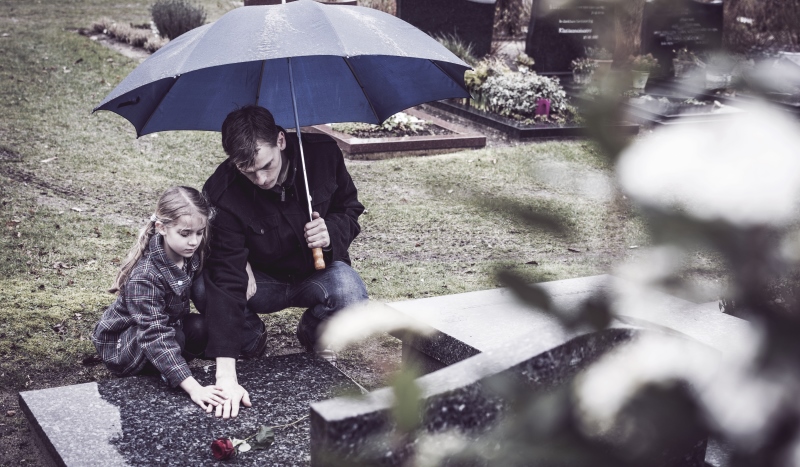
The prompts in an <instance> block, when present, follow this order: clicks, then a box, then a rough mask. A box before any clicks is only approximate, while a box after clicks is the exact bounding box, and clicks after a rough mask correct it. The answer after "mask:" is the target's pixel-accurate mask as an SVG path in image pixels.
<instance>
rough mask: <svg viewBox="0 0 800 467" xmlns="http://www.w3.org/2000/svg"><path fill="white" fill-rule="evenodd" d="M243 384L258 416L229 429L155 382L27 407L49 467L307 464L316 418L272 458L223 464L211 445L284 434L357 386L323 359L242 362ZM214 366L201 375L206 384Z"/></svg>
mask: <svg viewBox="0 0 800 467" xmlns="http://www.w3.org/2000/svg"><path fill="white" fill-rule="evenodd" d="M237 370H238V375H239V381H240V384H242V386H243V387H244V388H245V389H247V390H248V392H249V393H250V400H251V402H252V404H253V407H250V408H246V407H245V408H242V409H241V411H240V412H239V416H238V417H237V418H234V419H229V420H223V419H221V418H216V417H214V416H213V415H212V414H206V413H205V412H204V411H203V410H202V409H200V407H198V406H197V405H195V404H194V403H193V402H192V401H191V400H190V399H189V397H188V396H187V395H186V393H185V392H183V390H181V389H180V388H175V389H170V388H169V387H167V386H166V385H165V384H164V383H163V382H161V379H160V378H159V377H156V376H152V377H148V376H134V377H129V378H119V379H111V380H106V381H100V382H96V383H85V384H77V385H73V386H65V387H57V388H50V389H41V390H36V391H26V392H22V393H20V396H19V399H20V407H21V408H22V410H23V412H24V413H25V416H26V418H27V419H28V423H29V425H30V429H31V433H32V434H33V435H34V439H35V441H36V443H37V444H38V445H39V448H40V450H41V451H42V454H43V457H45V459H46V460H47V461H48V464H50V465H60V466H79V467H84V466H103V467H110V466H125V465H147V466H150V465H180V466H185V465H301V466H302V465H308V464H309V462H310V457H309V443H308V440H309V424H310V423H309V419H308V418H305V419H303V420H301V421H300V422H299V423H297V424H295V425H293V426H290V427H286V428H280V429H276V430H274V431H275V443H274V444H273V445H272V447H271V448H270V449H269V450H266V451H250V452H247V453H243V454H241V455H240V456H238V457H237V458H236V459H234V460H232V461H226V462H215V459H214V458H213V457H212V455H211V449H210V444H211V442H212V441H213V440H215V439H216V438H219V437H229V438H233V437H235V438H238V439H244V438H246V437H248V436H250V435H252V434H254V433H256V432H257V431H258V428H259V426H260V425H267V426H278V425H284V424H288V423H292V422H294V421H297V420H300V419H301V418H302V417H304V416H307V415H308V414H309V404H310V403H311V402H313V401H318V400H324V399H327V398H329V397H332V396H335V395H339V394H342V393H343V392H349V393H358V392H357V391H358V388H357V386H356V385H355V384H354V383H353V382H352V381H351V380H350V379H348V378H347V377H346V376H344V375H343V374H342V373H341V372H340V371H339V370H337V369H336V368H334V367H333V366H331V365H330V364H329V363H327V362H325V361H324V360H322V359H320V358H318V357H316V355H314V354H310V353H301V354H293V355H285V356H280V357H271V358H267V359H262V360H250V361H242V362H239V363H237ZM214 372H215V366H214V364H212V363H209V365H208V366H206V367H203V368H199V369H198V368H194V371H193V373H194V376H195V378H196V379H197V380H198V381H199V382H200V383H201V384H203V385H208V384H211V383H213V379H214Z"/></svg>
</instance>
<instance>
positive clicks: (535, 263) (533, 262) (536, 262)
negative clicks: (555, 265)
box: [525, 261, 539, 266]
mask: <svg viewBox="0 0 800 467" xmlns="http://www.w3.org/2000/svg"><path fill="white" fill-rule="evenodd" d="M525 264H532V265H534V266H538V265H539V262H538V261H528V262H527V263H525Z"/></svg>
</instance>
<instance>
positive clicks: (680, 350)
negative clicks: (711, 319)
mask: <svg viewBox="0 0 800 467" xmlns="http://www.w3.org/2000/svg"><path fill="white" fill-rule="evenodd" d="M743 344H744V345H745V347H747V344H746V343H743ZM756 347H757V346H751V349H753V350H754V349H755V348H756ZM754 357H755V353H751V355H750V356H749V358H743V355H742V353H738V354H736V355H723V354H720V353H719V352H717V351H715V350H714V349H712V348H710V347H707V346H704V345H702V344H699V343H697V342H693V341H692V340H690V339H685V338H682V337H675V336H670V335H665V334H660V333H655V332H653V333H646V334H643V335H641V336H640V337H638V338H636V339H635V340H634V341H632V342H631V343H629V344H627V345H622V346H620V347H618V348H617V349H615V350H614V351H612V352H610V353H609V354H607V355H606V356H604V357H603V358H602V359H601V360H600V361H599V362H598V363H597V364H595V365H593V366H592V367H591V368H589V370H587V371H586V372H585V373H584V374H583V375H582V376H581V377H580V378H579V379H578V382H577V383H578V384H577V385H576V387H575V396H576V400H577V403H578V407H579V409H580V413H581V414H582V418H581V423H582V426H583V429H584V430H585V431H586V433H587V434H590V435H593V436H598V435H599V436H603V435H608V434H610V433H612V432H614V429H615V423H616V417H617V415H618V414H619V413H620V411H621V410H622V409H623V408H624V407H625V404H626V403H627V402H628V401H630V400H631V398H632V397H633V396H634V395H635V394H636V393H637V392H638V391H640V390H641V389H643V388H644V387H645V386H646V385H651V384H652V385H664V386H667V385H671V384H674V383H675V382H679V381H686V382H688V384H689V387H690V388H691V389H692V390H693V391H694V392H695V393H696V395H697V397H698V398H699V400H700V401H701V402H702V404H701V406H702V407H703V410H704V415H705V417H706V418H707V419H708V420H709V421H710V422H711V423H712V424H713V425H714V426H716V427H717V429H718V430H719V431H720V432H722V433H726V434H727V436H728V437H729V439H732V440H736V441H738V442H740V443H745V444H746V445H750V446H753V445H758V444H759V443H760V442H761V441H763V437H764V436H765V435H766V432H767V430H765V427H767V426H768V425H769V423H770V421H772V420H774V418H775V417H776V416H778V415H780V413H779V412H780V410H781V408H782V407H785V404H786V402H787V400H791V399H789V398H792V397H795V396H794V395H793V394H790V393H789V392H787V386H786V385H783V384H781V383H780V382H779V381H777V380H775V379H772V378H769V377H766V375H762V377H760V378H754V377H753V367H752V364H753V358H754Z"/></svg>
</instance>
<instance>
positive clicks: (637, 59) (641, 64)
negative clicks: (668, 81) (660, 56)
mask: <svg viewBox="0 0 800 467" xmlns="http://www.w3.org/2000/svg"><path fill="white" fill-rule="evenodd" d="M628 68H630V69H631V70H632V71H638V72H641V73H652V72H653V71H655V70H656V69H658V68H659V65H658V60H657V59H656V58H655V57H653V54H647V55H631V56H630V57H628Z"/></svg>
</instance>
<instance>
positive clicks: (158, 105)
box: [94, 0, 469, 136]
mask: <svg viewBox="0 0 800 467" xmlns="http://www.w3.org/2000/svg"><path fill="white" fill-rule="evenodd" d="M467 69H469V66H468V65H467V64H466V63H464V62H463V61H461V60H460V59H459V58H458V57H456V56H455V55H453V54H452V53H451V52H450V51H449V50H447V49H446V48H445V47H444V46H442V45H441V44H440V43H439V42H437V41H436V40H434V39H432V38H431V37H429V36H428V35H426V34H425V33H423V32H422V31H420V30H419V29H417V28H415V27H414V26H411V25H410V24H408V23H406V22H404V21H402V20H400V19H398V18H396V17H394V16H392V15H389V14H386V13H383V12H381V11H378V10H374V9H371V8H365V7H356V6H342V5H336V6H334V5H324V4H320V3H317V2H314V1H311V0H299V1H296V2H292V3H288V4H284V5H268V6H247V7H240V8H237V9H234V10H232V11H230V12H228V13H227V14H225V15H224V16H222V17H221V18H220V19H219V20H217V21H215V22H213V23H210V24H207V25H204V26H201V27H199V28H197V29H194V30H192V31H190V32H188V33H186V34H183V35H181V36H180V37H178V38H177V39H175V40H173V41H171V42H169V43H168V44H167V45H166V46H164V47H162V48H161V49H160V50H158V51H157V52H156V53H154V54H153V55H152V56H151V57H149V58H148V59H147V60H145V61H144V62H142V63H141V64H140V65H139V66H138V67H137V68H136V69H134V70H133V71H132V72H131V73H130V74H129V75H128V76H127V77H126V78H125V79H124V80H123V81H122V82H121V83H120V84H119V85H118V86H117V87H116V88H115V89H114V90H113V91H111V93H110V94H109V95H108V96H106V98H105V99H104V100H103V101H102V102H101V103H100V105H98V106H97V107H96V108H95V109H94V110H95V111H97V110H109V111H111V112H115V113H117V114H119V115H121V116H122V117H124V118H126V119H127V120H128V121H130V122H131V123H132V124H133V125H134V127H135V128H136V133H137V135H138V136H142V135H146V134H149V133H154V132H158V131H167V130H209V131H220V129H221V128H222V122H223V120H224V119H225V117H226V116H227V115H228V113H230V112H231V111H233V110H235V109H237V108H239V107H241V106H244V105H247V104H256V105H260V106H262V107H266V108H267V109H269V110H270V111H271V112H272V113H273V115H274V116H275V121H276V122H277V123H278V125H281V126H284V127H294V126H308V125H316V124H321V123H336V122H366V123H376V124H377V123H380V122H382V121H384V120H385V119H386V118H388V117H389V116H391V115H393V114H395V113H397V112H399V111H402V110H404V109H407V108H409V107H412V106H414V105H418V104H421V103H424V102H430V101H434V100H440V99H446V98H455V97H469V92H468V91H467V89H466V86H465V84H464V71H466V70H467ZM292 85H293V86H294V95H295V96H296V100H297V102H296V109H297V121H295V115H294V108H295V107H293V103H292V89H291V86H292Z"/></svg>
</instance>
